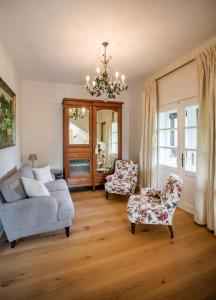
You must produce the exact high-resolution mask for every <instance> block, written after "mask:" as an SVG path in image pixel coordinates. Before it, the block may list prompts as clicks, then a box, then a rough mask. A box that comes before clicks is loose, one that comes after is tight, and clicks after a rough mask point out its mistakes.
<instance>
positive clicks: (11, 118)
mask: <svg viewBox="0 0 216 300" xmlns="http://www.w3.org/2000/svg"><path fill="white" fill-rule="evenodd" d="M15 145H16V95H15V93H14V92H13V91H12V90H11V89H10V88H9V86H8V85H7V84H6V83H5V82H4V81H3V79H2V78H1V77H0V149H2V148H7V147H12V146H15Z"/></svg>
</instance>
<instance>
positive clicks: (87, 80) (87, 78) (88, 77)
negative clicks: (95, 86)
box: [86, 75, 90, 84]
mask: <svg viewBox="0 0 216 300" xmlns="http://www.w3.org/2000/svg"><path fill="white" fill-rule="evenodd" d="M89 79H90V76H89V75H87V76H86V83H87V84H88V83H89Z"/></svg>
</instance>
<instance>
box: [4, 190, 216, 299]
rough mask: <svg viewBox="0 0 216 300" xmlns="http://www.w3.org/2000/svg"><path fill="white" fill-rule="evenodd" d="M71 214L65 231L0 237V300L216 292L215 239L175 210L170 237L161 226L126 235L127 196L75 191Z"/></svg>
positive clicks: (179, 296) (208, 294) (171, 296)
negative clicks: (10, 239)
mask: <svg viewBox="0 0 216 300" xmlns="http://www.w3.org/2000/svg"><path fill="white" fill-rule="evenodd" d="M72 197H73V200H74V204H75V209H76V216H75V219H74V224H73V226H72V230H71V235H70V237H69V238H66V236H65V231H64V230H58V231H55V232H49V233H45V234H41V235H37V236H32V237H28V238H23V239H20V240H18V242H17V245H16V247H15V248H14V249H11V248H10V245H9V243H8V242H6V241H5V238H3V239H1V240H0V299H1V300H2V299H22V300H23V299H79V300H85V299H86V300H87V299H95V300H97V299H104V300H110V299H113V300H114V299H124V300H127V299H147V300H149V299H150V300H151V299H153V300H157V299H184V300H187V299H188V300H189V299H190V300H191V299H192V300H195V299H200V300H211V299H216V240H215V237H214V236H213V234H212V233H211V232H209V231H208V230H207V229H206V228H205V227H202V226H199V225H197V224H195V223H194V222H193V217H192V216H191V215H190V214H188V213H187V212H185V211H183V210H181V209H177V211H176V214H175V218H174V234H175V238H174V242H173V243H172V242H171V239H170V237H169V232H168V228H167V227H165V226H153V225H152V226H151V225H149V226H147V225H138V226H137V228H136V233H135V234H134V235H132V234H131V231H130V224H129V222H128V220H127V214H126V203H127V198H125V197H120V196H110V198H109V200H106V198H105V195H104V192H103V191H101V190H98V191H96V192H92V191H84V192H75V193H73V194H72Z"/></svg>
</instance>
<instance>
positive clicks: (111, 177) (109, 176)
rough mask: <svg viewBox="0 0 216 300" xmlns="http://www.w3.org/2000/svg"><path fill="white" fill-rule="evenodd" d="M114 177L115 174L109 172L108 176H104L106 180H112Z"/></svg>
mask: <svg viewBox="0 0 216 300" xmlns="http://www.w3.org/2000/svg"><path fill="white" fill-rule="evenodd" d="M114 177H115V174H110V175H108V176H107V177H106V180H107V181H113V179H114Z"/></svg>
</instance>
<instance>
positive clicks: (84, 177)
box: [63, 98, 123, 189]
mask: <svg viewBox="0 0 216 300" xmlns="http://www.w3.org/2000/svg"><path fill="white" fill-rule="evenodd" d="M122 104H123V102H119V101H110V102H104V101H99V100H98V101H97V100H95V101H94V100H80V99H70V98H66V99H63V145H64V176H65V178H66V180H67V182H68V185H69V187H80V186H92V187H93V189H95V186H97V185H101V184H104V182H105V177H106V176H107V175H108V174H110V173H112V172H113V168H114V163H115V160H116V159H121V156H122Z"/></svg>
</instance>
